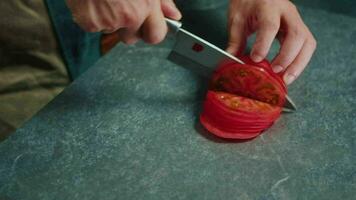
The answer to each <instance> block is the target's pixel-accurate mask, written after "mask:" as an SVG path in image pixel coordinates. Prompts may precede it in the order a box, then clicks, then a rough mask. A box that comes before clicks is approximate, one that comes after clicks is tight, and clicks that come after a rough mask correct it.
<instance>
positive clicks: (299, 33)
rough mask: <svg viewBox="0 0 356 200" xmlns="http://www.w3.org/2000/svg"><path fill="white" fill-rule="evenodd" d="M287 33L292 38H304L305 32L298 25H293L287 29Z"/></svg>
mask: <svg viewBox="0 0 356 200" xmlns="http://www.w3.org/2000/svg"><path fill="white" fill-rule="evenodd" d="M288 33H289V35H290V36H291V37H294V38H303V39H305V38H306V32H305V31H304V29H302V28H300V26H296V27H293V28H291V29H290V30H289V32H288Z"/></svg>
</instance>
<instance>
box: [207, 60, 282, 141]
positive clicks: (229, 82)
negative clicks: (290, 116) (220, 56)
mask: <svg viewBox="0 0 356 200" xmlns="http://www.w3.org/2000/svg"><path fill="white" fill-rule="evenodd" d="M242 60H243V61H244V62H245V63H248V64H245V65H242V64H238V63H231V62H230V63H224V65H223V66H220V67H219V68H218V69H217V70H216V71H215V73H214V75H213V77H212V80H211V82H210V86H209V91H208V94H207V97H206V100H205V102H204V105H203V112H202V113H201V116H200V121H201V123H202V125H203V126H204V127H205V128H206V129H207V130H208V131H210V132H211V133H213V134H215V135H217V136H219V137H223V138H230V139H248V138H253V137H256V136H258V135H259V134H260V133H262V132H263V131H264V130H265V129H267V128H269V127H270V126H272V125H273V123H274V121H275V120H277V119H278V118H279V116H280V114H281V112H282V106H283V105H284V103H285V95H286V87H285V84H284V82H283V80H282V79H281V78H280V77H279V76H278V75H277V74H275V73H273V71H272V70H271V67H270V65H269V63H268V62H267V61H263V62H261V63H257V64H255V63H252V61H251V60H249V58H246V57H245V58H243V59H242ZM256 65H257V66H256Z"/></svg>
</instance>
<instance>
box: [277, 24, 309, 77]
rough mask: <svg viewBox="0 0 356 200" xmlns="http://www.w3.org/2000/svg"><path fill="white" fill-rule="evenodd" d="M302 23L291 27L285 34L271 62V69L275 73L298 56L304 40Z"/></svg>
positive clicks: (282, 69)
mask: <svg viewBox="0 0 356 200" xmlns="http://www.w3.org/2000/svg"><path fill="white" fill-rule="evenodd" d="M304 32H305V28H304V25H301V26H295V28H293V29H292V28H291V29H290V30H289V31H288V32H287V33H286V35H285V38H284V40H283V43H281V49H280V51H279V53H278V55H277V56H276V58H275V59H274V60H273V62H272V69H273V71H274V72H275V73H279V72H281V71H284V69H285V68H287V66H289V65H290V64H291V63H292V62H293V60H294V59H295V58H296V57H297V56H298V54H299V52H300V50H301V49H302V47H303V44H304V42H305V39H306V37H305V33H304Z"/></svg>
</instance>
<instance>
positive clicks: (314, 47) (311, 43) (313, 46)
mask: <svg viewBox="0 0 356 200" xmlns="http://www.w3.org/2000/svg"><path fill="white" fill-rule="evenodd" d="M308 42H309V44H310V46H311V47H312V48H313V50H315V49H316V47H317V45H318V44H317V41H316V40H315V38H314V37H312V38H311V39H309V41H308Z"/></svg>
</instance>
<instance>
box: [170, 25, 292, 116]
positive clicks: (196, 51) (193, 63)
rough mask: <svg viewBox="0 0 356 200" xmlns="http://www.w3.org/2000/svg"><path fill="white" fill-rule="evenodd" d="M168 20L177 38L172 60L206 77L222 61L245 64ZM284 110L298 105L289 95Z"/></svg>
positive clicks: (289, 110)
mask: <svg viewBox="0 0 356 200" xmlns="http://www.w3.org/2000/svg"><path fill="white" fill-rule="evenodd" d="M166 22H167V25H168V27H169V31H170V34H171V35H174V36H175V38H176V42H175V45H174V47H173V50H172V51H171V52H170V54H169V55H168V60H170V61H171V62H173V63H175V64H177V65H179V66H182V67H184V68H186V69H188V70H191V71H193V72H195V73H198V74H200V75H203V76H206V77H211V74H212V73H213V72H214V70H215V69H216V67H217V66H219V65H220V64H221V63H222V62H231V61H234V62H238V63H241V64H245V63H244V62H243V61H241V60H240V59H238V58H236V57H235V56H233V55H231V54H229V53H227V52H226V51H224V50H222V49H220V48H219V47H217V46H215V45H213V44H211V43H210V42H208V41H206V40H204V39H202V38H200V37H199V36H197V35H195V34H193V33H191V32H189V31H187V30H185V29H183V28H182V23H181V22H178V21H174V20H171V19H166ZM283 111H285V112H294V111H296V105H295V103H294V102H293V101H292V99H291V98H290V97H289V96H288V95H286V103H285V105H284V108H283Z"/></svg>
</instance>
